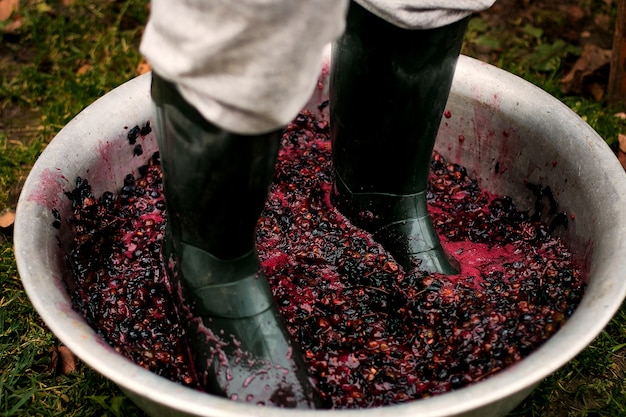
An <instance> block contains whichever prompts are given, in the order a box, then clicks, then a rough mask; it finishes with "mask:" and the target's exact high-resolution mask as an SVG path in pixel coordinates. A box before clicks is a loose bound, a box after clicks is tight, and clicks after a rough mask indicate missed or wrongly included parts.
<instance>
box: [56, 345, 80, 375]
mask: <svg viewBox="0 0 626 417" xmlns="http://www.w3.org/2000/svg"><path fill="white" fill-rule="evenodd" d="M59 357H60V358H61V369H60V371H61V373H62V374H63V375H69V374H71V373H72V372H74V371H76V355H74V353H73V352H72V351H71V350H69V349H68V348H67V347H65V346H59Z"/></svg>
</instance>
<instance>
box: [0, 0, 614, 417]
mask: <svg viewBox="0 0 626 417" xmlns="http://www.w3.org/2000/svg"><path fill="white" fill-rule="evenodd" d="M578 3H579V4H581V5H582V7H583V9H584V10H586V11H588V12H589V13H605V14H609V15H611V13H613V15H612V17H613V18H614V12H613V11H612V10H610V9H608V10H607V6H606V3H605V2H604V1H601V0H581V1H579V2H578ZM21 14H22V21H23V24H22V27H21V28H20V29H19V30H18V31H17V32H15V33H11V34H5V35H3V37H2V43H0V59H1V60H0V65H1V71H0V110H1V111H2V113H0V114H11V115H16V120H15V121H14V122H13V123H5V121H4V120H2V124H0V126H8V127H7V128H6V129H4V130H3V131H0V210H1V209H3V208H5V207H9V208H15V203H16V201H17V193H18V191H19V186H20V184H21V182H22V181H23V179H24V177H25V175H26V174H27V172H28V169H29V168H30V166H32V164H33V163H34V161H35V160H36V158H37V156H38V155H39V154H40V152H41V151H42V150H43V149H44V147H45V145H46V143H48V142H49V140H50V139H51V138H52V137H53V136H54V134H55V133H56V132H58V130H59V129H60V128H62V127H63V126H64V125H65V124H66V123H67V122H68V121H69V120H71V119H72V118H73V117H74V116H75V115H76V114H77V113H78V112H79V111H80V110H82V109H83V108H84V107H86V106H87V105H89V104H90V103H92V102H93V101H94V100H95V99H97V98H98V97H100V96H102V95H104V94H106V93H107V92H108V91H110V90H112V89H113V88H114V87H116V86H118V85H120V84H122V83H123V82H125V81H127V80H128V79H130V78H132V77H134V76H135V74H136V72H135V71H136V66H137V65H138V64H139V62H140V60H141V57H140V56H139V53H138V44H139V40H140V37H141V32H142V29H143V25H144V23H145V20H146V18H147V14H148V9H147V0H143V1H138V0H128V1H120V0H92V1H86V0H83V1H81V0H78V1H77V2H76V3H74V4H72V5H71V6H64V5H63V3H62V2H61V1H48V2H44V1H41V0H34V1H23V2H22V4H21ZM504 23H505V24H503V25H502V26H497V25H493V24H490V23H487V21H486V20H485V19H484V18H479V17H477V18H475V19H473V20H472V22H471V24H470V30H469V33H468V35H467V41H466V46H465V49H464V52H465V53H467V54H470V55H476V56H479V57H481V58H482V59H485V60H487V61H489V62H491V63H493V64H494V65H497V66H499V67H501V68H504V69H506V70H508V71H510V72H512V73H515V74H517V75H519V76H521V77H522V78H524V79H526V80H529V81H530V82H532V83H534V84H536V85H538V86H540V87H541V88H543V89H544V90H546V91H548V92H549V93H551V94H553V95H554V96H556V97H557V98H559V99H561V100H562V101H563V102H565V103H566V104H567V105H568V106H570V107H571V108H572V109H573V110H574V111H576V112H577V113H578V114H579V115H580V116H581V117H583V118H584V119H585V120H587V122H588V123H589V124H590V125H591V126H592V127H594V128H595V129H596V130H597V131H598V133H599V134H600V135H601V136H602V137H604V138H605V139H606V141H607V143H609V144H610V145H611V146H612V147H613V148H614V149H615V147H616V144H617V134H618V133H620V132H621V133H626V122H624V121H623V120H621V119H618V118H616V117H615V116H614V114H615V113H616V112H617V111H618V110H620V108H618V107H610V106H607V105H606V104H605V103H603V102H597V101H595V100H594V99H593V98H590V97H588V96H585V95H582V94H578V95H565V94H563V93H562V92H561V89H560V79H561V77H562V76H563V75H564V73H565V71H566V69H567V68H568V67H569V66H571V64H572V63H573V61H574V60H575V59H576V58H577V57H578V56H579V54H580V53H581V48H580V46H578V45H570V44H569V43H567V42H565V41H563V40H562V39H560V38H559V36H558V35H559V28H561V27H563V26H564V25H566V24H567V22H566V21H565V20H564V18H563V17H562V16H560V15H559V14H558V13H553V12H549V11H545V12H541V13H539V14H538V15H537V16H535V18H534V20H533V21H532V22H524V21H523V20H522V19H521V18H517V20H516V21H512V22H504ZM0 26H1V25H0ZM546 28H551V30H548V29H546ZM0 288H1V289H2V291H1V292H0V416H90V415H94V416H102V415H108V416H141V415H142V413H141V411H139V410H138V409H137V408H136V407H135V406H134V405H133V404H132V403H131V402H130V401H129V400H128V398H127V397H126V396H125V395H124V394H123V393H122V392H121V391H120V390H119V389H118V388H117V387H115V386H114V385H113V384H111V383H110V382H108V381H107V380H105V379H104V378H103V377H101V376H99V375H98V374H97V373H95V372H94V371H92V370H91V369H89V368H88V367H86V366H85V365H83V364H80V363H79V367H78V370H77V372H76V373H73V374H70V375H62V374H60V373H58V372H55V371H53V370H50V369H49V365H50V361H51V354H50V353H49V349H50V348H51V347H53V346H57V345H58V344H59V341H58V340H57V339H56V337H55V336H54V335H52V334H51V333H50V332H49V331H48V330H47V329H46V327H45V325H44V324H43V323H42V321H41V319H40V318H39V316H38V315H37V313H36V312H34V310H33V308H32V306H31V305H30V303H29V301H28V299H27V296H26V295H25V293H24V291H23V288H22V285H21V283H20V281H19V277H18V273H17V270H16V266H15V261H14V253H13V244H12V237H11V235H10V234H6V233H5V234H2V233H1V232H0ZM625 355H626V312H625V310H624V308H622V310H620V311H619V312H618V314H617V315H616V316H615V318H614V319H613V321H612V322H611V323H610V324H609V326H607V328H606V330H605V331H604V332H602V334H601V335H600V336H599V337H598V338H597V339H596V340H595V341H594V343H593V344H592V345H591V346H589V347H588V348H587V349H585V350H584V351H583V352H582V353H581V354H580V355H578V356H577V357H576V358H575V359H574V360H573V361H571V362H570V363H569V364H568V365H566V366H565V367H564V368H562V369H561V370H560V371H558V372H557V373H555V374H554V375H552V376H550V377H549V378H547V379H546V380H545V381H544V382H543V383H542V384H541V385H540V386H539V388H538V389H537V390H535V391H534V392H533V394H532V395H531V396H530V397H529V398H528V399H527V400H526V401H525V402H524V403H523V404H521V405H520V406H519V407H518V408H517V409H516V410H515V411H514V414H513V415H514V416H518V417H521V416H550V417H552V416H606V417H608V416H611V417H614V416H626V410H625V404H626V383H625V382H624V381H625V375H624V371H625V369H626V356H625Z"/></svg>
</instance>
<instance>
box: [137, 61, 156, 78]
mask: <svg viewBox="0 0 626 417" xmlns="http://www.w3.org/2000/svg"><path fill="white" fill-rule="evenodd" d="M151 70H152V67H151V66H150V64H149V63H148V61H146V60H145V59H142V60H141V62H140V63H139V65H137V75H143V74H145V73H146V72H150V71H151Z"/></svg>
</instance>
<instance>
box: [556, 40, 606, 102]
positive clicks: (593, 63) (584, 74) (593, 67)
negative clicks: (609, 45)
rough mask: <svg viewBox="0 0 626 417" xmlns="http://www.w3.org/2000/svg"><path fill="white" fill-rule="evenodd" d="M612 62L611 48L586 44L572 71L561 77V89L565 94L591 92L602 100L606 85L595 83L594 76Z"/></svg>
mask: <svg viewBox="0 0 626 417" xmlns="http://www.w3.org/2000/svg"><path fill="white" fill-rule="evenodd" d="M610 62H611V50H610V49H602V48H600V47H598V46H596V45H593V44H587V45H585V47H584V48H583V52H582V54H581V55H580V58H578V61H576V63H575V64H574V66H573V67H572V69H571V70H570V72H569V73H567V74H566V75H565V76H564V77H563V78H562V79H561V91H562V92H563V93H565V94H567V93H576V94H582V93H590V94H592V95H593V97H594V98H595V99H596V100H598V99H599V100H601V99H602V98H603V97H604V87H602V86H601V85H599V84H598V85H594V82H593V80H592V78H593V76H594V75H595V74H596V73H597V72H598V71H599V70H600V69H601V68H602V67H604V66H606V65H609V63H610ZM589 80H591V81H589ZM588 81H589V82H588ZM595 84H597V83H595ZM598 87H600V88H598Z"/></svg>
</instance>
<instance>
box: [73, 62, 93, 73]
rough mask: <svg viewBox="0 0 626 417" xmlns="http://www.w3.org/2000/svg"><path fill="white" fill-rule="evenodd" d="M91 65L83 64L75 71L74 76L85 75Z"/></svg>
mask: <svg viewBox="0 0 626 417" xmlns="http://www.w3.org/2000/svg"><path fill="white" fill-rule="evenodd" d="M91 67H92V65H91V64H83V65H81V66H80V68H78V69H77V70H76V75H85V74H86V73H87V71H89V70H90V69H91Z"/></svg>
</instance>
